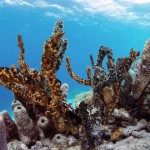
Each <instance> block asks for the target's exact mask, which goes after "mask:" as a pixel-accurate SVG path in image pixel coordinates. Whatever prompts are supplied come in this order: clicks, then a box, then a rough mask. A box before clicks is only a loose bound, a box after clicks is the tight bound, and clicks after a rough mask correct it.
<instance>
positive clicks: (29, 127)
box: [13, 105, 37, 145]
mask: <svg viewBox="0 0 150 150" xmlns="http://www.w3.org/2000/svg"><path fill="white" fill-rule="evenodd" d="M13 112H14V116H15V120H16V125H17V127H18V133H19V138H20V140H21V141H22V142H23V143H24V144H26V145H30V144H31V143H35V142H36V139H37V133H36V129H35V127H34V124H33V121H32V120H31V118H30V117H29V116H28V114H27V111H26V109H25V108H24V107H23V106H22V105H16V107H14V109H13Z"/></svg>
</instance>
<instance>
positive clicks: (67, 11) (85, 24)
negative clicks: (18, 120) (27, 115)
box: [0, 0, 150, 113]
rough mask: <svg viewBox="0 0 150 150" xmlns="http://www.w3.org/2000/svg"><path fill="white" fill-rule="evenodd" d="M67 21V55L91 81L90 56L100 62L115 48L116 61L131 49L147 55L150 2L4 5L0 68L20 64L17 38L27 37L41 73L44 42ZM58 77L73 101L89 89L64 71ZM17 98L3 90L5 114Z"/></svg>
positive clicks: (3, 1)
mask: <svg viewBox="0 0 150 150" xmlns="http://www.w3.org/2000/svg"><path fill="white" fill-rule="evenodd" d="M60 18H61V19H63V20H64V30H65V36H64V37H66V38H67V39H68V40H69V45H68V49H67V51H66V53H65V56H67V55H68V56H69V57H70V59H71V66H72V69H73V71H74V72H75V73H76V74H77V75H79V76H80V77H83V78H86V67H87V66H88V65H90V66H91V63H90V59H89V55H90V54H92V55H93V56H94V58H95V61H96V58H97V53H98V49H99V47H100V45H105V46H108V47H110V48H112V50H113V53H114V58H115V59H116V58H117V57H119V56H128V54H129V51H130V49H131V48H134V49H136V50H140V51H141V52H142V49H143V46H144V44H145V41H146V40H147V39H148V38H149V37H150V22H149V20H150V19H149V18H150V1H149V0H132V1H129V0H126V1H125V0H122V1H121V0H116V1H114V0H105V1H103V0H93V1H91V0H74V1H73V0H55V1H51V0H49V1H44V0H34V1H31V0H28V1H27V0H26V1H25V0H24V1H23V0H0V66H6V67H10V66H11V64H17V61H18V56H19V49H18V47H17V35H18V34H22V36H23V41H24V44H25V49H26V55H25V58H26V62H27V63H29V64H30V68H36V69H38V70H40V61H41V55H42V51H43V42H44V41H45V40H46V39H47V38H48V37H49V36H50V35H51V33H52V29H53V26H54V24H55V22H56V21H58V20H59V19H60ZM65 65H66V62H65V61H63V64H62V66H61V68H60V70H59V71H58V78H59V79H60V80H61V81H62V82H67V83H68V84H69V85H70V89H69V95H68V99H69V100H70V101H71V100H73V98H74V96H75V95H76V94H77V93H80V92H84V91H87V90H90V87H86V86H83V85H80V84H78V83H76V82H75V81H74V80H73V79H72V78H71V77H70V76H69V75H68V73H67V71H66V69H65ZM12 100H13V94H12V92H11V91H8V90H6V89H5V88H3V87H2V86H0V111H1V110H3V109H6V110H8V111H9V112H10V113H11V101H12Z"/></svg>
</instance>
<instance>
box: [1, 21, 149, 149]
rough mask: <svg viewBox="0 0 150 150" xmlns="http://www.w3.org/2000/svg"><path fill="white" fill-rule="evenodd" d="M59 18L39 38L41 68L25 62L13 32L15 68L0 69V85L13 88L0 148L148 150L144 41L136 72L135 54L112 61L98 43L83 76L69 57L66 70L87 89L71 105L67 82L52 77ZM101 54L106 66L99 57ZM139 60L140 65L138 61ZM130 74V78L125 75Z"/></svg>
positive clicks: (61, 48)
mask: <svg viewBox="0 0 150 150" xmlns="http://www.w3.org/2000/svg"><path fill="white" fill-rule="evenodd" d="M63 35H64V31H63V21H62V20H59V21H58V22H57V23H56V24H55V27H54V31H53V33H52V35H51V36H50V37H49V38H48V40H46V41H45V42H44V51H43V54H42V61H41V70H40V71H37V70H36V69H30V68H29V65H28V64H27V63H26V62H25V48H24V43H23V40H22V36H21V35H18V47H19V49H20V56H19V61H18V67H17V66H15V65H12V66H11V67H10V68H7V67H0V84H1V85H2V86H4V87H6V88H7V89H9V90H11V91H13V92H14V98H15V100H14V101H13V102H12V110H13V113H14V117H15V122H14V121H13V120H12V119H11V117H10V116H9V114H8V112H7V111H2V112H1V113H0V150H7V149H8V150H12V149H14V150H18V149H19V150H29V149H30V150H65V149H66V150H120V149H122V150H126V149H129V150H132V149H134V150H137V149H142V150H149V149H150V144H149V143H150V140H149V139H150V110H149V108H150V74H149V73H150V41H148V42H147V43H146V45H145V47H144V50H143V55H142V57H141V60H140V61H137V62H136V63H135V64H136V66H138V67H137V68H136V72H134V71H131V66H132V64H133V62H134V61H135V60H136V58H137V56H139V52H135V51H134V50H133V49H131V51H130V56H129V57H126V58H123V57H120V58H118V59H117V61H116V64H115V63H114V61H115V60H114V58H113V52H112V50H111V49H110V48H108V47H105V46H101V47H100V48H99V51H98V56H97V62H96V64H95V63H94V58H93V56H92V55H90V60H91V64H92V69H93V71H94V74H93V76H92V69H91V68H90V67H88V68H87V79H83V78H80V77H79V76H77V75H75V74H74V72H73V71H72V68H71V62H70V59H69V57H68V56H67V57H66V62H67V65H66V68H67V71H68V73H69V75H70V76H71V77H72V78H73V79H74V80H76V81H77V82H78V83H81V84H84V85H87V86H91V87H92V91H89V92H87V93H84V94H80V95H77V96H76V106H77V108H74V107H72V106H71V105H70V104H68V103H67V94H68V90H69V85H68V84H67V83H63V84H62V83H61V81H60V80H59V79H58V78H57V77H56V74H57V71H58V70H59V68H60V65H61V64H62V61H63V57H64V53H65V51H66V49H67V39H62V37H63ZM106 56H107V58H108V61H107V69H108V72H106V71H105V69H104V67H103V60H104V58H105V57H106ZM139 62H140V64H139ZM129 71H130V73H131V72H132V73H133V74H136V75H135V77H134V79H133V78H132V76H131V75H130V73H129Z"/></svg>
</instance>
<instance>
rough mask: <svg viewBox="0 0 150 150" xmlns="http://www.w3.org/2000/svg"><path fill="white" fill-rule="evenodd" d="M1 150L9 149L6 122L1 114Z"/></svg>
mask: <svg viewBox="0 0 150 150" xmlns="http://www.w3.org/2000/svg"><path fill="white" fill-rule="evenodd" d="M0 150H7V143H6V129H5V123H4V120H3V118H2V115H1V114H0Z"/></svg>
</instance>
